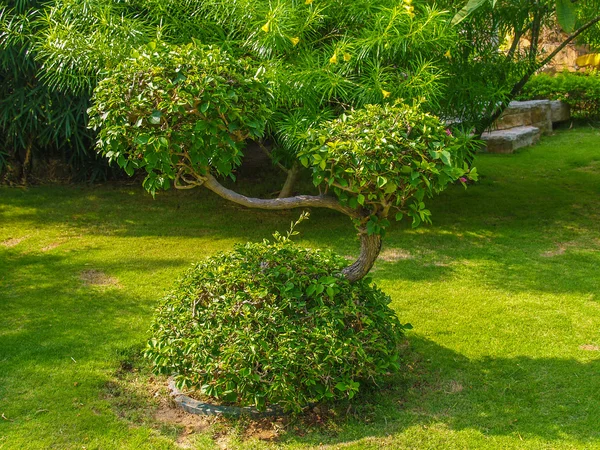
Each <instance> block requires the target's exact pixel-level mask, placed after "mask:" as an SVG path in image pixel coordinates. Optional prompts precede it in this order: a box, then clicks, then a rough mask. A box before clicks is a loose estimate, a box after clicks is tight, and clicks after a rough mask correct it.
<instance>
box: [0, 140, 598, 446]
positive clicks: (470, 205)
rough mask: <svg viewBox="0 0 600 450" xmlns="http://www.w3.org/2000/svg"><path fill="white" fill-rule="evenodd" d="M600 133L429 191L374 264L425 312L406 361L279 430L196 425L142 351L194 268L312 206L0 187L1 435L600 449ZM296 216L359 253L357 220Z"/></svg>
mask: <svg viewBox="0 0 600 450" xmlns="http://www.w3.org/2000/svg"><path fill="white" fill-rule="evenodd" d="M599 143H600V131H598V130H596V129H593V128H578V129H574V130H565V131H560V132H558V133H556V135H554V136H551V137H547V138H544V139H543V141H542V143H541V144H539V145H538V146H536V147H533V148H530V149H525V150H522V151H520V152H519V153H518V154H515V155H480V156H478V157H477V159H476V166H477V167H478V170H479V172H480V174H481V175H482V179H481V181H480V182H479V183H478V184H476V185H473V186H470V187H469V189H467V190H464V189H463V188H462V187H460V186H456V187H453V188H452V189H450V190H449V191H447V192H445V193H444V194H443V195H442V196H440V197H438V198H437V199H435V200H434V201H431V202H430V207H431V208H430V209H431V210H432V213H433V219H434V224H433V225H432V226H428V227H423V228H419V229H417V230H412V229H411V228H410V227H409V226H408V225H407V224H400V225H396V226H394V227H393V229H392V230H391V231H390V232H389V233H388V235H387V236H386V238H385V241H384V250H383V252H382V255H381V257H380V259H379V261H378V263H377V265H376V267H375V269H374V272H373V276H374V279H375V281H376V283H377V284H378V285H379V286H380V287H382V288H383V289H384V290H385V291H386V292H388V293H389V294H390V295H391V297H392V300H393V301H392V307H393V308H394V310H395V311H397V313H398V316H399V317H400V320H401V321H402V322H403V323H404V322H410V323H412V325H413V326H414V329H413V330H412V331H410V332H409V333H408V346H407V349H406V350H405V353H406V354H405V356H404V358H405V362H406V370H405V374H404V375H403V376H401V377H399V378H398V379H397V380H396V381H395V382H394V383H391V384H390V385H388V386H382V390H381V391H380V392H377V393H375V392H369V393H366V394H364V395H362V396H360V397H359V398H358V400H357V402H356V403H355V405H354V406H353V407H351V408H348V409H346V407H345V405H344V408H342V409H341V411H343V412H342V413H338V414H337V415H336V416H331V415H329V416H327V417H326V418H325V419H324V420H323V421H322V422H323V423H318V424H316V425H315V426H313V427H311V428H308V427H307V426H305V425H303V422H301V421H296V422H294V421H292V424H291V425H290V426H288V427H287V428H286V429H285V430H283V431H281V432H280V433H279V436H278V438H277V439H271V440H261V439H259V437H260V433H255V434H254V435H253V436H252V437H245V434H244V429H245V425H244V424H243V423H242V424H240V423H236V422H234V423H232V424H229V425H228V424H227V423H223V422H217V423H215V424H213V425H207V426H206V428H205V429H204V431H200V432H198V433H196V434H194V435H192V436H188V437H186V439H185V441H184V440H183V437H182V428H181V427H178V426H175V425H169V424H166V423H163V422H161V421H159V420H158V419H157V418H156V417H155V411H156V408H157V404H158V403H159V397H160V396H159V397H156V398H155V397H153V396H152V392H151V391H152V390H151V389H150V388H147V387H146V384H147V383H152V382H153V383H156V380H155V381H152V379H151V378H149V377H148V375H147V369H146V365H145V364H144V363H143V362H142V361H140V360H139V359H138V358H137V355H139V352H140V349H141V348H142V347H143V345H144V342H145V340H146V338H147V329H148V325H149V323H150V320H151V316H152V311H153V308H154V306H155V305H156V303H157V301H158V299H159V298H160V297H161V296H162V295H163V294H164V293H165V292H166V291H167V290H168V289H169V287H170V286H171V285H172V283H173V281H174V279H176V278H177V277H178V276H179V275H180V274H181V273H182V271H183V270H185V268H186V267H188V266H189V265H190V264H191V263H192V262H194V261H197V260H198V259H200V258H203V257H204V256H207V255H211V254H213V253H215V252H217V251H222V250H228V249H230V248H231V247H232V245H233V244H234V243H236V242H244V241H246V240H251V241H257V240H262V239H264V238H268V237H270V235H271V234H272V233H273V232H274V231H275V230H280V231H284V230H285V229H287V227H288V225H289V222H290V221H291V220H292V219H294V218H297V216H298V214H299V211H294V212H280V213H279V212H278V213H273V212H261V211H248V210H245V209H243V208H240V207H237V206H235V205H232V204H229V203H225V202H224V201H222V200H220V199H219V198H217V197H215V196H214V195H212V194H211V193H208V192H204V191H202V190H196V191H186V192H169V193H166V194H164V195H162V194H161V195H158V196H157V197H156V199H152V197H151V196H149V195H148V194H146V193H144V192H143V190H142V189H141V188H140V187H139V186H138V185H137V184H132V185H122V184H121V185H110V184H109V185H97V186H91V187H90V186H82V185H79V186H77V185H76V186H45V187H32V188H29V189H16V188H0V414H1V415H2V416H1V418H0V448H2V449H24V448H27V449H29V448H61V449H62V448H87V449H94V448H101V449H116V448H119V449H123V448H136V449H138V448H151V449H163V448H164V449H170V448H177V447H178V445H179V444H182V443H184V444H185V445H188V446H191V447H192V448H200V449H210V448H219V447H227V448H252V449H261V448H279V447H283V448H311V447H315V448H353V449H380V448H390V449H398V448H416V449H427V448H432V449H436V448H443V449H455V448H456V449H466V448H469V449H472V448H485V449H510V448H515V449H563V448H565V449H571V448H573V449H579V448H581V449H584V448H585V449H593V448H600V274H599V268H600V144H599ZM300 228H301V230H300V231H301V232H302V234H301V235H300V236H299V239H298V240H299V242H300V243H302V244H303V245H309V246H319V247H330V248H333V249H335V250H336V251H338V252H340V253H341V254H343V255H356V254H357V251H358V240H357V238H356V237H355V236H354V233H353V230H352V227H351V224H350V222H349V221H348V220H347V218H345V217H342V216H340V215H338V214H336V213H334V212H328V211H317V210H315V211H313V214H312V217H311V220H310V221H309V222H308V223H306V224H303V225H301V227H300ZM346 410H347V412H346ZM337 411H340V409H339V408H338V409H337Z"/></svg>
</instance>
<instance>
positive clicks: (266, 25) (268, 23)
mask: <svg viewBox="0 0 600 450" xmlns="http://www.w3.org/2000/svg"><path fill="white" fill-rule="evenodd" d="M260 29H261V30H263V31H264V32H265V33H268V32H269V30H270V29H271V21H270V20H269V21H268V22H267V23H265V24H264V25H263V26H262V27H261V28H260Z"/></svg>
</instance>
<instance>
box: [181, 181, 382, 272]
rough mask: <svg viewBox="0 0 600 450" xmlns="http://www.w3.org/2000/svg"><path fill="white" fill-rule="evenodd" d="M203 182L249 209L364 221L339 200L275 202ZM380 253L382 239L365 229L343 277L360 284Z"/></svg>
mask: <svg viewBox="0 0 600 450" xmlns="http://www.w3.org/2000/svg"><path fill="white" fill-rule="evenodd" d="M202 179H203V183H198V184H202V185H203V186H204V187H206V188H207V189H210V190H211V191H213V192H214V193H215V194H217V195H218V196H220V197H222V198H224V199H225V200H229V201H231V202H233V203H237V204H238V205H242V206H246V207H248V208H257V209H270V210H282V209H292V208H302V207H318V208H329V209H333V210H335V211H339V212H341V213H344V214H345V215H347V216H349V217H351V218H355V219H357V218H360V217H361V215H360V213H359V212H358V211H356V210H354V209H352V208H348V207H347V206H343V205H341V204H340V203H339V202H338V200H337V199H336V198H334V197H330V196H326V195H297V196H294V197H286V198H274V199H262V198H251V197H246V196H244V195H241V194H238V193H237V192H234V191H232V190H231V189H227V188H226V187H225V186H223V185H222V184H221V183H219V182H218V181H217V179H216V178H215V177H213V176H212V175H210V174H208V175H204V176H203V177H202ZM182 188H185V187H182ZM380 251H381V235H379V234H372V235H369V234H368V233H367V230H366V229H365V228H361V229H360V255H359V256H358V259H357V260H356V261H355V262H354V263H352V264H351V265H349V266H348V267H346V268H345V269H344V270H343V271H342V273H343V274H344V276H345V277H346V278H347V279H348V280H349V281H350V282H355V281H358V280H360V279H361V278H363V277H364V276H365V275H366V274H367V273H369V271H370V270H371V268H372V267H373V264H375V260H376V259H377V257H378V256H379V252H380Z"/></svg>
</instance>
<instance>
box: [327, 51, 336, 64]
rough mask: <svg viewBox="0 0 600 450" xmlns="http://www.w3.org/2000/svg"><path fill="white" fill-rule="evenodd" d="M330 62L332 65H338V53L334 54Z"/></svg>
mask: <svg viewBox="0 0 600 450" xmlns="http://www.w3.org/2000/svg"><path fill="white" fill-rule="evenodd" d="M329 62H330V63H331V64H336V63H337V53H334V54H333V56H332V57H331V58H329Z"/></svg>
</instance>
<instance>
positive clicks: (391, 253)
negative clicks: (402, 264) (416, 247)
mask: <svg viewBox="0 0 600 450" xmlns="http://www.w3.org/2000/svg"><path fill="white" fill-rule="evenodd" d="M379 258H380V259H382V260H383V261H385V262H397V261H402V260H405V259H412V258H413V256H412V255H411V254H410V252H408V251H406V250H402V249H401V248H386V249H385V250H383V251H382V252H381V253H380V254H379Z"/></svg>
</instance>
